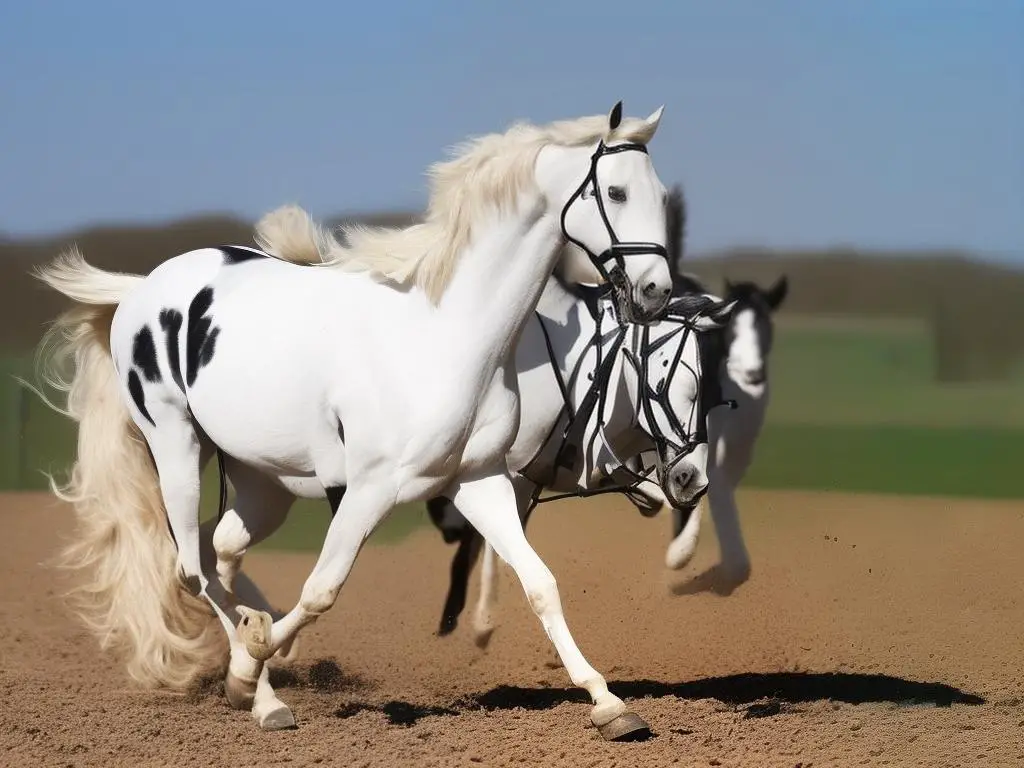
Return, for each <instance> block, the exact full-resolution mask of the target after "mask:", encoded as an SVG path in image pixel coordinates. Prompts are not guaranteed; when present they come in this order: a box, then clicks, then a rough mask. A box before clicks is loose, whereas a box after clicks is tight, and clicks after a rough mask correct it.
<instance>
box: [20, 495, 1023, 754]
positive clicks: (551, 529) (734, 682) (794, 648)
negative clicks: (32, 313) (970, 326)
mask: <svg viewBox="0 0 1024 768" xmlns="http://www.w3.org/2000/svg"><path fill="white" fill-rule="evenodd" d="M739 501H740V505H741V507H742V508H743V509H744V510H745V512H744V515H745V517H744V525H745V530H746V535H747V540H748V544H749V547H750V551H751V556H752V559H753V563H754V573H753V576H752V578H751V580H750V581H748V582H747V583H746V584H744V585H743V586H741V587H740V588H739V589H737V590H736V591H735V592H733V593H732V594H731V595H729V596H723V595H720V594H717V593H715V592H714V591H713V590H710V591H709V590H707V589H704V588H702V587H703V586H706V580H704V581H701V580H698V581H697V582H696V584H697V586H696V587H695V586H694V581H693V580H694V578H695V577H696V576H698V575H699V574H700V573H701V572H702V571H704V570H705V569H706V568H707V567H708V566H709V565H710V564H712V563H714V562H715V560H716V558H717V549H716V546H715V542H714V538H713V536H712V535H706V536H705V538H704V539H703V541H702V544H701V548H700V551H699V552H698V555H697V558H696V561H695V562H694V563H693V564H692V565H691V566H690V567H689V568H688V569H687V570H686V571H684V572H682V573H672V572H668V571H666V570H665V569H664V567H663V566H662V557H663V553H664V546H665V544H666V543H667V538H668V525H669V523H668V520H667V519H666V518H664V517H661V518H655V519H653V520H644V519H642V518H641V517H640V516H639V515H638V514H637V513H636V512H635V511H634V510H633V509H632V507H630V506H629V505H628V504H626V503H624V502H622V501H620V500H617V499H601V500H592V501H589V502H586V503H583V502H580V503H576V502H566V503H561V504H555V505H551V506H548V507H546V508H543V509H542V510H540V511H539V512H538V513H537V515H536V517H535V519H534V520H533V522H532V523H531V528H530V535H531V538H532V540H533V541H534V543H535V544H536V546H537V548H538V551H539V552H540V553H541V555H542V556H543V557H544V558H545V560H546V561H547V563H548V564H549V565H550V567H551V568H552V570H553V571H554V573H555V575H556V576H557V577H558V580H559V584H560V587H561V593H562V601H563V605H564V607H565V610H566V615H567V617H568V620H569V625H570V627H571V628H572V631H573V634H574V635H575V637H576V639H577V641H578V642H579V644H580V647H581V649H582V650H583V652H584V653H585V654H586V655H587V656H588V658H589V660H590V661H591V663H592V664H593V665H594V666H595V667H596V668H597V669H599V670H600V671H602V672H603V673H604V674H605V675H606V676H607V677H608V679H609V680H610V681H612V689H613V690H615V691H617V692H618V693H619V694H620V695H622V696H623V697H624V698H626V699H627V703H628V704H629V705H630V706H631V707H632V708H633V709H634V710H635V711H636V712H637V713H638V714H640V715H641V716H642V717H644V718H645V719H646V720H647V721H648V722H649V723H650V724H651V727H652V729H653V732H654V735H653V737H652V738H650V739H648V740H647V741H644V742H642V743H611V744H610V743H605V742H603V741H602V740H601V739H600V737H599V735H598V734H597V732H596V730H595V729H594V728H592V727H590V724H589V719H588V712H589V706H588V705H587V703H586V698H585V695H583V694H582V693H581V692H578V691H575V690H566V689H567V688H568V686H569V681H568V678H567V676H566V675H565V672H564V670H562V669H557V668H551V667H550V666H549V662H550V660H551V659H552V652H551V650H550V646H549V645H548V642H547V640H546V638H545V637H544V634H543V632H542V630H541V628H540V626H539V624H538V623H537V621H536V620H535V619H534V618H533V615H532V614H531V613H530V612H529V609H528V606H527V604H526V600H525V597H524V596H523V594H522V592H521V590H520V588H519V586H518V583H517V582H515V581H513V577H512V575H511V574H510V573H506V574H505V575H504V576H503V580H502V588H501V591H500V598H499V606H500V609H501V610H500V613H499V617H500V622H501V623H500V625H499V626H498V629H497V631H496V632H495V635H494V638H493V640H492V641H491V644H490V647H489V648H488V650H487V651H481V650H479V649H477V648H476V647H475V646H474V644H473V643H472V640H471V638H470V633H469V627H468V622H467V621H464V622H463V624H462V625H461V626H460V627H459V629H458V630H456V632H455V634H454V635H452V636H450V637H448V638H438V637H436V636H435V635H434V630H435V627H436V623H437V620H438V617H439V614H440V607H441V602H442V599H443V595H444V588H445V585H446V579H447V568H448V562H449V558H450V554H451V551H452V550H451V549H450V548H448V547H446V546H445V545H444V544H443V543H442V542H441V539H440V536H438V535H437V534H436V533H435V531H433V530H432V529H429V530H428V529H423V530H421V531H418V532H417V533H416V534H414V535H413V536H411V537H410V538H409V539H407V540H405V541H404V542H403V543H401V544H400V545H397V546H393V547H384V546H371V547H368V548H366V549H364V551H363V553H362V555H361V556H360V558H359V560H358V561H357V563H356V566H355V569H354V572H353V574H352V577H351V578H350V580H349V583H348V584H347V585H346V587H345V589H344V591H343V592H342V596H341V599H340V600H339V602H338V605H337V606H336V607H335V608H334V610H333V611H332V612H331V613H329V614H328V615H327V616H326V617H325V618H324V619H322V620H321V621H320V622H319V623H318V624H316V625H314V626H312V627H310V628H309V629H308V630H307V632H306V634H305V635H304V636H303V638H304V641H303V642H304V644H303V646H302V649H301V660H300V661H299V662H298V664H297V665H296V666H295V667H294V670H293V671H282V672H279V673H277V674H276V676H275V681H276V682H277V683H278V684H279V687H278V692H279V694H280V696H281V698H282V699H284V700H285V701H286V702H288V703H289V704H290V705H291V706H292V708H293V710H294V712H295V715H296V718H297V720H298V726H299V727H298V729H297V730H293V731H281V732H274V733H265V732H261V731H260V730H258V728H257V727H256V725H255V723H253V722H252V721H251V720H250V719H249V718H248V716H247V715H246V714H242V713H238V712H235V711H232V710H231V709H229V708H228V706H227V704H226V702H225V701H224V699H223V697H222V696H221V695H220V692H219V691H218V690H217V686H216V685H211V686H208V687H207V688H206V689H204V690H202V691H199V692H196V693H192V694H189V695H184V696H183V695H175V694H169V693H159V692H149V691H140V690H135V689H132V688H131V687H130V686H129V685H127V684H126V681H125V677H124V675H123V673H122V671H121V669H120V667H118V666H117V664H116V663H115V662H114V661H113V660H111V659H110V658H106V657H104V656H100V655H99V654H98V652H97V650H96V647H97V646H96V643H95V641H93V640H92V639H91V638H90V637H88V636H86V635H85V634H84V632H83V631H82V630H81V629H80V627H79V625H78V624H77V623H75V622H74V621H73V620H70V619H69V618H68V617H67V614H66V613H65V611H64V609H63V607H62V605H61V604H60V602H59V601H58V600H57V598H56V597H55V594H56V592H57V587H58V582H57V581H56V579H55V576H54V574H52V573H51V572H48V571H47V570H45V569H43V568H41V567H40V566H39V565H38V564H39V563H40V562H41V561H42V560H43V559H44V558H46V557H48V556H49V555H50V554H51V553H52V551H53V548H54V546H55V540H54V534H55V532H56V533H58V534H66V533H67V532H68V531H69V526H68V515H67V510H66V509H65V508H63V507H60V506H58V505H57V504H56V503H54V502H52V501H51V500H50V499H49V498H48V497H46V496H43V495H38V494H20V495H14V494H12V495H8V496H4V497H0V525H2V528H0V530H2V543H0V583H2V585H3V592H2V596H0V619H2V623H0V686H2V697H0V763H2V764H3V765H5V766H35V765H47V766H49V765H67V766H80V765H96V766H100V765H102V766H113V765H124V766H129V765H130V766H150V765H169V766H212V765H244V766H264V765H278V764H283V763H289V764H291V765H313V764H320V765H354V766H370V765H394V766H399V765H415V766H418V767H419V768H426V766H439V765H487V766H491V765H493V766H511V765H516V766H519V765H543V766H556V765H568V766H588V767H593V768H596V767H597V766H656V765H657V766H660V765H671V764H679V765H694V766H701V765H711V766H740V765H742V766H756V767H758V768H762V767H764V768H767V767H768V766H787V768H794V766H800V767H801V768H806V767H807V766H811V765H813V766H826V765H835V766H859V765H890V766H895V765H927V766H940V765H941V766H967V765H983V766H996V765H1024V672H1022V665H1021V662H1022V659H1024V591H1022V586H1021V585H1022V583H1024V582H1022V578H1021V574H1022V572H1024V508H1022V505H1021V504H1020V503H1000V504H996V503H981V502H970V501H952V500H944V499H899V498H881V497H871V496H853V495H839V494H812V493H778V492H773V493H769V492H754V491H749V492H745V493H742V494H741V495H740V499H739ZM705 533H706V534H710V533H711V527H710V526H708V527H707V528H706V529H705ZM313 560H314V557H313V555H310V554H301V555H299V554H280V553H273V552H267V553H260V552H258V551H257V552H255V553H253V554H252V555H251V556H250V557H249V559H248V560H247V563H246V570H247V572H248V573H249V574H250V575H252V576H253V577H254V578H255V579H256V581H257V583H259V584H261V585H262V586H263V587H264V589H265V591H266V592H267V593H268V594H269V596H270V597H271V599H272V600H273V601H274V602H275V603H277V604H278V605H281V606H290V605H291V604H292V602H293V601H294V600H295V599H296V597H297V596H298V593H299V589H300V587H301V584H302V582H303V580H304V578H305V576H306V575H307V573H308V571H309V568H310V567H311V565H312V562H313ZM474 596H475V585H474V590H473V592H472V593H471V595H470V599H471V600H472V599H473V597H474ZM464 618H466V617H464Z"/></svg>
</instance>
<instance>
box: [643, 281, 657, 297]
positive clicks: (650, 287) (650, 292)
mask: <svg viewBox="0 0 1024 768" xmlns="http://www.w3.org/2000/svg"><path fill="white" fill-rule="evenodd" d="M657 292H658V284H657V283H655V282H653V281H652V282H650V283H648V284H647V285H645V286H644V296H646V297H648V298H651V297H652V296H654V295H655V294H656V293H657Z"/></svg>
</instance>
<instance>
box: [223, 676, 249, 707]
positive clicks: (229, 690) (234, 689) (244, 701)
mask: <svg viewBox="0 0 1024 768" xmlns="http://www.w3.org/2000/svg"><path fill="white" fill-rule="evenodd" d="M224 695H225V696H226V697H227V700H228V704H230V705H231V708H232V709H244V710H246V711H248V710H251V709H252V703H253V701H254V700H255V699H256V683H255V682H252V683H250V682H248V681H246V680H242V679H241V678H240V677H236V676H235V675H233V674H231V672H228V676H227V677H226V678H224Z"/></svg>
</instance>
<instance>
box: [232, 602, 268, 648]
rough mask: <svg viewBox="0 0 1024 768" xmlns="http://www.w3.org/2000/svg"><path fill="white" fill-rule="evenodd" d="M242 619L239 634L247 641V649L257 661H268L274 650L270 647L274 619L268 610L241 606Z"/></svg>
mask: <svg viewBox="0 0 1024 768" xmlns="http://www.w3.org/2000/svg"><path fill="white" fill-rule="evenodd" d="M238 612H239V613H240V614H241V615H242V620H241V621H239V622H238V634H239V636H240V637H241V638H242V640H243V641H244V642H245V650H247V651H248V652H249V655H250V656H252V657H253V658H254V659H256V661H266V660H267V659H269V658H270V657H271V656H273V655H274V652H273V651H272V650H271V648H270V628H271V627H272V626H273V624H274V620H273V619H272V618H271V617H270V614H269V613H267V612H266V611H254V610H253V609H252V608H245V607H239V609H238Z"/></svg>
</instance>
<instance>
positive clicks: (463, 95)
mask: <svg viewBox="0 0 1024 768" xmlns="http://www.w3.org/2000/svg"><path fill="white" fill-rule="evenodd" d="M1022 33H1024V0H959V1H953V0H865V1H864V2H848V1H846V0H842V1H841V0H804V1H801V2H797V1H796V0H770V1H769V0H747V1H745V2H740V1H739V0H715V2H710V0H702V1H701V2H694V1H690V0H667V1H666V2H643V1H641V0H632V1H631V2H611V1H610V0H589V2H576V1H575V0H563V1H556V0H547V2H543V1H535V0H516V1H515V2H505V3H498V2H490V1H486V2H485V1H484V0H477V1H476V2H468V1H466V2H463V1H462V0H429V1H424V0H405V1H402V2H387V1H385V0H378V1H377V2H336V1H335V2H307V3H303V2H298V0H294V1H292V0H288V2H284V1H282V2H277V3H272V4H271V3H265V2H257V1H250V2H213V1H212V0H208V2H194V1H192V0H179V1H178V2H174V3H163V4H156V3H139V2H127V1H125V2H111V1H109V0H90V2H88V3H85V2H77V0H75V1H74V2H72V1H71V0H64V1H63V2H57V1H56V0H51V1H50V2H46V1H44V0H40V2H33V3H28V2H22V3H5V4H4V7H3V10H2V11H0V105H2V110H0V115H2V117H0V230H3V231H6V232H7V233H9V234H36V233H43V232H52V231H54V230H66V229H69V228H72V227H77V226H80V225H83V224H93V223H100V222H104V223H109V222H120V221H153V220H165V219H170V218H175V217H179V216H183V215H187V214H191V213H195V212H205V211H222V212H232V213H237V214H240V215H244V216H246V217H250V218H252V217H255V216H258V215H259V214H260V213H262V212H263V211H266V210H268V209H270V208H273V207H275V206H277V205H279V204H281V203H283V202H289V201H294V202H298V203H300V204H301V205H303V206H305V207H306V208H308V209H309V210H310V211H311V212H313V213H314V214H315V215H317V216H330V215H334V214H338V213H346V212H361V211H373V210H379V209H396V208H402V209H409V208H414V209H415V208H419V207H421V206H422V204H423V202H424V200H425V186H426V185H425V179H424V171H425V169H426V167H427V166H428V165H429V164H430V163H431V162H433V161H435V160H438V159H440V158H442V157H443V156H444V155H445V150H446V148H447V147H449V146H450V145H452V144H454V143H456V142H458V141H459V140H461V139H462V138H464V137H466V136H467V135H471V134H477V133H483V132H489V131H493V130H503V129H504V128H505V127H507V125H508V124H509V123H510V122H511V121H513V120H515V119H519V118H528V119H531V120H534V121H546V120H550V119H556V118H561V117H572V116H577V115H581V114H593V113H603V112H606V111H607V110H608V109H609V108H610V107H611V106H612V104H614V102H615V101H617V100H618V99H623V100H624V103H625V107H626V111H627V113H629V114H643V115H646V114H648V113H649V112H650V111H652V110H653V109H655V108H656V107H657V106H658V105H660V104H662V103H664V104H666V113H665V117H664V119H663V121H662V126H661V128H660V130H659V133H658V136H657V137H656V139H655V141H654V143H653V144H652V155H653V157H654V160H655V163H656V164H657V167H658V170H659V173H660V175H661V177H662V179H663V181H665V183H666V184H669V185H671V184H672V183H675V182H681V183H682V184H683V185H684V188H685V190H686V192H687V196H688V199H689V202H690V212H691V220H690V224H689V242H688V244H689V247H690V249H691V252H701V251H705V252H706V251H708V250H711V249H717V248H722V247H728V246H734V245H766V246H798V247H803V246H811V247H816V246H831V245H858V246H866V247H871V248H904V247H912V248H917V247H932V246H939V247H956V248H964V249H970V250H972V251H974V252H976V253H979V254H980V255H986V256H991V257H995V258H999V259H1009V260H1013V261H1015V262H1017V263H1021V264H1024V46H1022V45H1021V44H1020V40H1021V39H1022Z"/></svg>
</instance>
